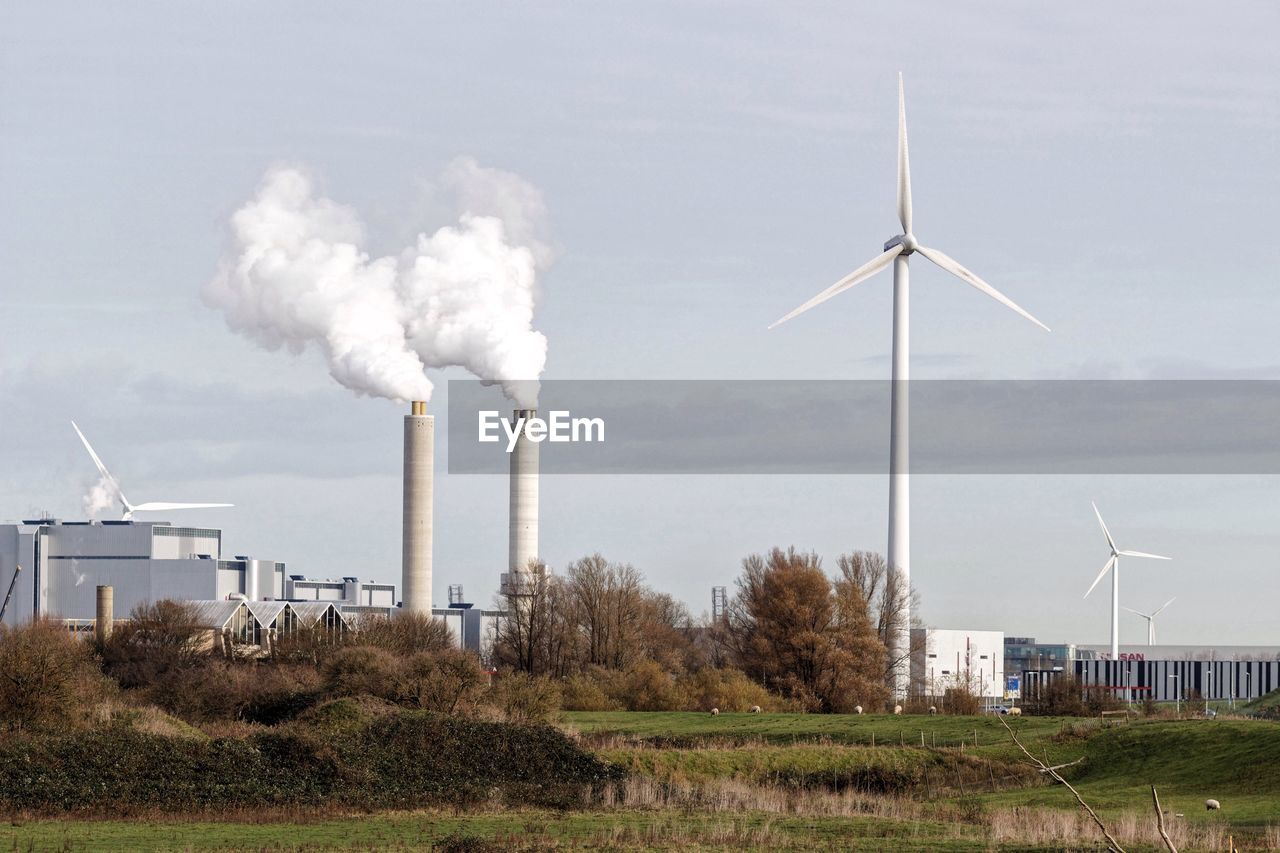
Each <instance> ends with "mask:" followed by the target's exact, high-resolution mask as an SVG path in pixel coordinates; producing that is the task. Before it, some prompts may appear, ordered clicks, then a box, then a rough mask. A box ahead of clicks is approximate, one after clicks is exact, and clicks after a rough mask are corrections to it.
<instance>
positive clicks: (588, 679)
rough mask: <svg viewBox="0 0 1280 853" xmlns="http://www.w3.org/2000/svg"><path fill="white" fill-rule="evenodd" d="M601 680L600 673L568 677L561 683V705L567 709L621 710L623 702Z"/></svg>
mask: <svg viewBox="0 0 1280 853" xmlns="http://www.w3.org/2000/svg"><path fill="white" fill-rule="evenodd" d="M600 680H601V679H600V677H599V676H598V675H597V676H594V677H593V676H592V675H589V674H587V673H585V672H584V673H578V674H577V675H571V676H569V677H568V678H566V679H565V680H564V681H562V682H561V683H560V707H561V708H563V709H564V710H566V711H621V710H622V709H623V707H624V705H623V703H621V702H619V701H618V700H616V699H613V698H612V697H610V696H609V694H608V693H606V692H605V690H604V687H602V686H601V684H600Z"/></svg>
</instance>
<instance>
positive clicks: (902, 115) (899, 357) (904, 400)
mask: <svg viewBox="0 0 1280 853" xmlns="http://www.w3.org/2000/svg"><path fill="white" fill-rule="evenodd" d="M898 222H899V223H900V224H901V225H902V233H901V234H899V235H898V236H897V237H894V238H893V239H891V240H889V241H888V242H887V243H885V244H884V252H883V254H881V255H879V256H877V257H875V258H873V259H871V260H870V261H868V262H867V263H865V264H863V265H862V266H860V267H858V268H857V269H856V270H854V271H853V272H851V273H849V274H848V275H847V276H845V277H844V278H842V279H840V280H839V281H837V282H836V283H835V284H833V285H831V286H830V287H828V288H827V289H826V290H824V291H822V292H821V293H819V294H818V295H817V296H815V297H813V298H812V299H810V300H809V301H808V302H806V303H804V304H803V305H801V306H800V307H799V308H797V309H795V310H794V311H792V312H791V313H790V314H787V315H786V316H785V317H783V318H782V319H780V320H778V321H777V322H775V323H774V324H773V325H771V326H770V327H769V328H770V329H772V328H774V327H776V326H779V325H781V324H783V323H785V322H787V321H788V320H790V319H792V318H793V317H796V316H799V315H800V314H803V313H804V312H806V311H808V310H809V309H810V308H813V307H814V306H816V305H820V304H822V303H823V302H826V301H827V300H828V299H830V298H831V297H833V296H836V295H837V294H840V293H843V292H844V291H846V290H848V289H849V288H851V287H853V286H854V285H856V284H859V283H861V282H863V281H865V280H867V279H868V278H870V277H871V276H873V275H875V274H876V273H878V272H880V270H882V269H884V268H885V267H887V266H889V264H891V263H892V264H893V345H892V348H893V368H892V371H893V372H892V382H891V386H890V388H891V401H890V415H889V547H888V562H889V570H890V571H891V572H894V573H896V575H897V577H898V580H899V584H898V588H899V589H900V590H902V594H903V596H904V598H903V606H902V613H901V615H900V620H899V622H898V624H897V625H896V626H894V630H893V631H892V635H891V636H890V637H889V643H888V646H889V660H890V661H891V662H892V663H893V666H894V672H893V688H894V693H895V694H896V695H897V696H899V697H901V696H905V695H906V693H907V690H908V687H909V685H910V665H911V662H910V659H909V654H908V650H909V649H910V636H911V614H910V610H909V607H910V605H909V600H910V591H911V476H910V473H909V472H910V467H911V465H910V453H911V447H910V444H911V443H910V432H909V423H910V413H909V411H908V408H909V403H908V395H907V388H908V386H907V382H908V380H909V378H910V352H911V321H910V304H911V298H910V294H911V290H910V288H911V284H910V266H909V262H910V258H911V256H912V255H913V254H915V253H917V252H918V253H919V254H921V255H923V256H924V257H926V258H927V259H929V260H930V261H932V262H933V263H935V264H937V265H938V266H940V267H942V268H943V269H944V270H946V271H947V272H949V273H951V274H952V275H954V276H956V277H957V278H959V279H960V280H961V281H963V282H964V283H965V284H968V285H969V286H970V287H973V288H975V289H977V290H979V291H981V292H982V293H985V294H986V295H987V296H990V297H991V298H992V299H994V300H996V301H997V302H999V303H1000V304H1002V305H1004V306H1006V307H1007V308H1010V309H1012V310H1013V311H1016V312H1017V313H1018V314H1021V315H1022V316H1023V317H1026V318H1027V319H1028V320H1030V321H1031V322H1033V323H1035V324H1036V325H1037V326H1040V327H1041V328H1042V329H1044V330H1045V331H1048V330H1049V327H1048V326H1046V325H1045V324H1044V323H1041V322H1040V321H1039V320H1037V319H1036V318H1035V317H1033V316H1031V315H1030V314H1028V313H1027V312H1026V311H1024V310H1023V309H1022V308H1020V307H1019V306H1018V305H1016V304H1015V303H1014V302H1013V301H1012V300H1011V299H1009V298H1008V297H1006V296H1005V295H1004V294H1003V293H1001V292H1000V291H998V290H996V289H995V288H994V287H992V286H991V285H989V284H987V283H986V282H985V281H983V280H982V279H981V278H979V277H978V276H976V275H974V274H973V273H972V272H970V271H969V270H968V269H966V268H965V267H964V266H962V265H961V264H960V263H959V262H957V261H956V260H955V259H953V258H951V257H950V256H948V255H946V254H944V253H943V252H940V251H938V250H937V249H930V248H927V247H925V246H922V245H920V243H919V242H918V241H917V240H916V237H915V234H914V232H912V230H911V224H912V223H911V163H910V160H909V158H908V156H907V108H906V99H905V96H904V94H903V85H902V75H901V74H899V75H898Z"/></svg>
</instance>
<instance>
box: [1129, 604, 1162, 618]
mask: <svg viewBox="0 0 1280 853" xmlns="http://www.w3.org/2000/svg"><path fill="white" fill-rule="evenodd" d="M1120 609H1121V610H1128V611H1129V612H1130V613H1133V614H1136V615H1138V616H1141V617H1142V618H1143V619H1150V618H1151V617H1150V616H1148V615H1147V614H1145V613H1143V612H1142V611H1141V610H1134V609H1133V608H1132V607H1125V606H1124V605H1123V604H1122V605H1120ZM1159 612H1160V611H1159V610H1157V611H1156V613H1159ZM1153 615H1154V614H1153Z"/></svg>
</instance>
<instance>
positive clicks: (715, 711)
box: [711, 708, 720, 717]
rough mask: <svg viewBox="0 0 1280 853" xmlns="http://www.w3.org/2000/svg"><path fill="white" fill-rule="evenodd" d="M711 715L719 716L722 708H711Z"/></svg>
mask: <svg viewBox="0 0 1280 853" xmlns="http://www.w3.org/2000/svg"><path fill="white" fill-rule="evenodd" d="M711 716H713V717H718V716H720V709H719V708H712V709H711Z"/></svg>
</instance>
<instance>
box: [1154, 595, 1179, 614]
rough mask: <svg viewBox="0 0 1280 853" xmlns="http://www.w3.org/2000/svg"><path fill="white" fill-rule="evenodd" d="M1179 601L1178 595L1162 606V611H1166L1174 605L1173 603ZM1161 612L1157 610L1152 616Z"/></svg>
mask: <svg viewBox="0 0 1280 853" xmlns="http://www.w3.org/2000/svg"><path fill="white" fill-rule="evenodd" d="M1177 600H1178V596H1176V595H1175V596H1174V597H1173V598H1171V599H1169V600H1168V601H1166V602H1165V603H1164V604H1161V605H1160V610H1164V609H1165V608H1166V607H1168V606H1169V605H1170V604H1173V603H1174V602H1175V601H1177ZM1160 610H1157V611H1156V612H1155V613H1152V614H1151V615H1152V616H1155V615H1156V614H1157V613H1159V612H1160Z"/></svg>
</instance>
